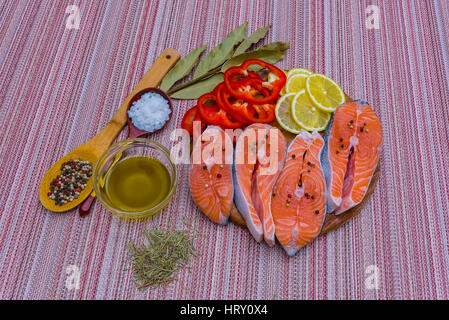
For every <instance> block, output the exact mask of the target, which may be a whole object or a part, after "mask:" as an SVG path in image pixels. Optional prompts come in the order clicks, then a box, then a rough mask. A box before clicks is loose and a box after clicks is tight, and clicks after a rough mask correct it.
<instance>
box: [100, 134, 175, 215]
mask: <svg viewBox="0 0 449 320" xmlns="http://www.w3.org/2000/svg"><path fill="white" fill-rule="evenodd" d="M136 156H147V157H152V158H155V159H157V160H159V161H160V162H161V163H162V164H163V165H164V166H165V167H166V168H167V170H168V172H169V175H170V187H169V191H168V194H167V196H166V197H165V198H163V199H162V200H161V201H160V202H159V203H157V204H156V205H155V206H153V207H151V208H148V209H145V210H144V211H139V212H131V211H124V210H122V209H119V208H116V207H115V206H114V205H113V203H112V202H111V200H110V198H109V196H108V193H107V192H106V185H107V183H106V181H107V179H108V176H109V174H110V173H111V172H112V169H113V168H114V167H115V166H116V165H117V163H119V161H121V160H123V159H126V158H130V157H136ZM177 185H178V173H177V170H176V165H175V164H174V163H173V161H172V160H171V158H170V152H169V151H168V150H167V149H166V148H165V147H164V146H162V145H160V144H159V143H157V142H155V141H152V140H149V139H145V138H134V139H127V140H123V141H121V142H119V143H116V144H114V145H112V146H111V147H109V149H107V150H106V151H105V152H104V153H103V154H102V155H101V156H100V158H99V159H98V161H97V163H96V164H95V168H94V172H93V186H94V190H95V193H96V195H97V198H98V200H100V202H101V204H102V205H103V206H105V207H106V208H107V209H108V210H109V211H110V212H111V213H112V214H113V215H116V216H119V217H121V218H130V219H136V218H146V217H150V216H152V215H154V214H156V213H157V212H159V211H161V210H162V209H164V208H165V207H166V206H167V205H168V203H169V202H170V200H171V199H172V197H173V195H174V193H175V191H176V187H177Z"/></svg>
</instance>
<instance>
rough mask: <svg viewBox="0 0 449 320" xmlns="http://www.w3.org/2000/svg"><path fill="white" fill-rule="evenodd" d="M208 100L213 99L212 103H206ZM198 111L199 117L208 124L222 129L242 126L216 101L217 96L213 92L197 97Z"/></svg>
mask: <svg viewBox="0 0 449 320" xmlns="http://www.w3.org/2000/svg"><path fill="white" fill-rule="evenodd" d="M208 101H214V102H215V103H214V104H206V102H208ZM197 105H198V112H199V113H200V115H201V117H202V118H203V119H204V120H205V121H206V122H207V123H209V124H212V125H216V126H220V127H222V128H223V129H237V128H240V127H242V126H243V124H242V123H241V122H239V121H236V119H234V118H233V117H232V115H230V114H228V113H227V112H226V111H225V110H224V109H223V108H221V107H220V105H219V104H218V103H217V96H216V95H215V94H214V93H206V94H203V95H202V96H201V97H199V98H198V104H197Z"/></svg>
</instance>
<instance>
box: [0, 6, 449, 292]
mask: <svg viewBox="0 0 449 320" xmlns="http://www.w3.org/2000/svg"><path fill="white" fill-rule="evenodd" d="M72 4H73V5H76V6H78V7H79V10H80V17H81V20H80V24H79V29H67V28H66V19H67V18H68V17H69V14H68V13H66V8H67V6H69V5H72ZM369 5H376V6H378V7H377V8H378V9H379V16H378V18H379V21H378V22H379V24H378V28H377V29H376V28H375V27H376V24H375V22H376V21H375V20H372V19H371V18H372V17H371V16H372V14H371V12H372V11H370V10H371V9H370V8H368V11H370V12H368V14H366V10H367V7H368V6H369ZM375 11H376V10H375V9H374V13H375ZM367 18H368V20H369V21H368V24H367V22H366V20H367ZM245 21H248V22H249V27H248V28H249V31H254V30H255V29H257V28H258V27H261V26H266V25H269V24H272V25H273V27H272V30H271V31H270V33H269V35H268V37H267V39H266V41H290V43H291V49H290V50H289V51H288V54H287V55H286V58H285V59H284V60H283V61H281V62H280V63H279V64H278V65H279V66H280V67H283V68H291V67H306V68H309V69H311V70H314V71H315V72H320V73H324V74H326V75H328V76H330V77H332V78H334V79H335V80H336V81H337V82H339V83H340V84H341V85H342V87H343V88H344V90H345V91H346V92H347V93H348V94H349V95H351V96H352V97H354V98H362V99H365V100H367V101H369V102H370V103H371V105H372V106H373V108H374V109H375V111H376V112H377V114H378V115H379V116H380V119H381V122H382V124H383V129H384V147H383V152H382V167H381V177H380V180H379V183H378V187H377V188H376V190H375V192H374V195H373V197H372V199H371V200H370V201H369V203H368V205H367V206H366V207H365V209H364V210H363V211H362V212H361V214H360V215H359V216H357V217H356V218H355V219H353V220H352V221H350V222H349V223H348V224H346V225H345V226H343V227H341V228H340V229H338V230H337V231H335V232H332V233H330V234H328V235H326V236H322V237H320V238H318V239H317V240H316V241H315V242H313V243H312V244H310V245H309V246H307V247H305V248H303V249H302V250H301V251H300V252H299V253H298V254H297V255H296V256H295V257H292V258H290V257H288V256H286V254H284V252H283V250H282V249H281V248H280V247H279V246H276V247H275V248H268V247H267V246H266V245H264V244H257V243H256V242H255V241H254V240H253V239H252V238H251V236H250V235H249V233H248V232H247V231H245V230H243V229H241V228H239V227H237V226H235V225H233V224H230V225H228V226H227V227H218V226H216V225H214V224H212V223H211V222H210V221H208V220H207V219H206V218H205V217H204V216H203V215H202V214H201V213H200V212H199V211H198V210H197V208H196V207H195V205H194V204H193V201H192V199H191V197H190V195H189V191H188V181H187V168H186V167H180V185H179V188H178V191H177V193H176V195H175V197H174V200H173V201H172V202H171V203H170V205H169V206H168V207H167V208H166V209H165V210H163V211H162V212H161V213H160V214H158V215H157V216H155V217H154V218H153V219H152V220H151V219H150V220H141V221H125V220H121V219H118V218H115V217H113V216H112V215H110V214H108V213H107V212H106V210H105V209H104V208H103V207H102V206H101V205H100V204H99V203H98V202H97V203H96V204H95V206H94V208H93V210H92V212H91V214H90V215H89V216H87V217H84V218H81V217H79V215H78V213H77V212H76V211H71V212H68V213H64V214H55V213H51V212H49V211H47V210H45V209H44V208H43V207H42V206H41V204H40V202H39V199H38V186H39V182H40V179H41V178H42V176H43V174H44V173H45V172H46V170H47V169H48V168H49V167H50V166H51V165H52V164H53V163H54V162H55V161H56V160H58V159H59V158H60V157H62V156H63V155H64V154H66V153H67V152H69V151H70V150H72V149H74V148H75V147H77V146H79V145H81V144H82V143H84V142H85V141H87V140H89V139H90V138H92V137H93V136H95V134H96V133H97V132H99V131H100V130H101V129H102V128H103V127H104V126H105V124H106V123H107V122H108V121H109V120H110V118H111V116H112V115H113V113H114V112H115V110H116V109H117V108H118V107H119V106H120V104H121V102H122V101H123V100H124V99H125V97H126V96H127V95H128V93H129V92H130V91H131V90H132V88H133V87H134V86H135V85H136V84H137V82H138V81H139V79H140V78H141V76H142V75H143V74H144V72H145V71H146V70H147V69H148V68H149V67H150V65H151V64H152V63H153V61H154V59H155V57H156V56H157V55H158V54H159V53H160V52H161V51H162V50H163V49H164V48H166V47H171V48H175V49H177V50H179V51H180V52H181V53H182V54H183V55H184V54H186V53H187V52H189V51H190V50H192V49H194V48H196V47H198V46H200V45H202V44H203V43H205V42H208V43H209V48H211V47H212V46H213V45H216V44H217V43H218V42H220V41H221V39H223V38H224V36H225V35H226V34H227V33H228V32H229V31H231V30H232V29H234V28H235V27H237V26H238V25H240V24H242V23H244V22H245ZM448 21H449V1H447V0H440V1H438V0H435V1H422V0H419V1H417V0H416V1H413V0H407V1H405V0H404V1H376V0H369V1H368V0H367V1H349V0H346V1H318V0H317V1H314V0H309V1H299V0H297V1H293V0H291V1H287V0H276V1H275V0H273V1H265V0H259V1H193V0H174V1H150V0H148V1H129V0H123V1H118V0H116V1H79V0H70V1H67V0H64V1H2V2H1V3H0V140H1V152H0V160H1V161H0V163H1V166H0V176H1V186H0V188H1V192H0V208H1V209H0V210H1V216H0V297H1V298H2V299H19V298H25V299H37V298H43V299H190V298H191V299H234V298H235V299H345V298H349V299H409V298H418V299H431V298H440V299H448V298H449V281H448V280H449V248H448V231H449V218H448V215H449V213H448V211H449V187H448V182H447V181H448V180H449V170H448V166H449V152H448V151H449V147H448V141H449V135H448V123H449V108H448V104H449V90H448V89H449V40H448V39H449V27H448ZM373 27H374V28H373ZM192 105H193V102H192V101H175V102H174V114H173V117H172V120H171V121H170V123H169V124H168V126H167V127H166V129H164V130H163V131H162V132H160V133H156V134H154V135H152V137H151V138H152V139H154V140H156V141H158V142H160V143H162V144H164V145H166V146H167V147H170V146H171V142H170V140H169V135H168V133H169V132H171V130H173V129H175V128H177V127H179V125H180V122H181V118H182V115H183V114H184V111H186V110H187V109H188V108H189V107H191V106H192ZM125 136H126V129H125V130H124V131H123V132H122V133H121V134H120V136H119V137H118V140H121V139H123V138H124V137H125ZM185 219H187V220H188V221H190V222H191V223H192V224H193V226H194V227H195V228H197V229H198V230H199V232H201V233H202V234H203V235H204V236H203V237H202V238H201V240H199V241H198V242H197V246H198V248H199V251H200V255H199V256H198V257H197V258H195V260H194V261H193V263H192V264H191V268H190V271H188V270H185V271H183V272H180V273H179V274H178V277H179V280H177V281H175V282H173V283H172V284H170V285H169V286H167V287H165V288H159V289H154V290H145V291H139V290H137V289H136V287H135V285H134V283H133V282H132V272H131V271H130V270H128V269H127V268H128V267H129V264H128V263H127V260H126V256H127V251H126V244H127V243H128V242H129V241H131V240H133V241H142V240H143V239H142V235H141V233H142V231H144V230H146V229H150V228H152V227H154V226H162V227H168V226H172V225H174V226H182V223H183V221H184V220H185ZM69 266H76V267H77V268H79V272H80V282H79V288H78V289H77V288H76V287H75V288H72V287H71V286H67V285H66V284H67V279H68V280H70V275H73V273H72V274H68V273H67V271H68V269H67V268H68V267H69ZM69 271H70V269H69ZM375 275H377V280H378V282H377V286H376V282H375V281H374V280H373V277H374V276H375ZM69 282H70V281H69ZM69 284H70V283H69Z"/></svg>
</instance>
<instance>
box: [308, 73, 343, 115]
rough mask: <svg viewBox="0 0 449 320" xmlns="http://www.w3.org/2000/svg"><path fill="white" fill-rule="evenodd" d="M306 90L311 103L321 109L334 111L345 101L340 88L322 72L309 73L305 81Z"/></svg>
mask: <svg viewBox="0 0 449 320" xmlns="http://www.w3.org/2000/svg"><path fill="white" fill-rule="evenodd" d="M306 91H307V93H308V95H309V97H310V99H311V100H312V102H313V104H314V105H315V106H317V107H318V108H320V109H321V110H323V111H327V112H334V111H335V109H337V107H338V106H339V105H341V104H342V103H344V102H345V93H344V92H343V90H342V88H340V86H339V85H338V84H337V83H336V82H335V81H334V80H332V79H331V78H328V77H326V76H325V75H323V74H319V73H315V74H312V75H310V76H309V77H308V78H307V81H306Z"/></svg>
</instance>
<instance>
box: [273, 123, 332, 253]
mask: <svg viewBox="0 0 449 320" xmlns="http://www.w3.org/2000/svg"><path fill="white" fill-rule="evenodd" d="M323 147H324V140H323V138H322V137H321V135H320V134H319V133H317V132H313V133H309V132H307V131H304V130H301V132H300V133H299V134H298V135H297V136H296V137H295V138H294V139H293V141H292V142H291V143H290V145H289V147H288V150H287V156H286V160H285V164H284V168H283V169H282V171H281V173H280V174H279V177H278V179H277V181H276V184H275V186H274V189H273V192H272V194H271V214H272V216H273V221H274V226H275V233H276V238H277V239H278V241H279V243H280V244H281V245H282V247H283V248H284V250H285V251H286V252H287V254H288V255H290V256H293V255H294V254H295V253H297V252H298V250H299V249H300V248H301V247H303V246H304V245H306V244H307V243H309V242H310V241H312V240H313V239H314V238H315V237H317V236H318V235H319V234H320V231H321V227H322V226H323V222H324V218H325V216H326V182H325V179H324V173H323V170H322V166H321V163H320V157H321V154H322V150H323Z"/></svg>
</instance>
